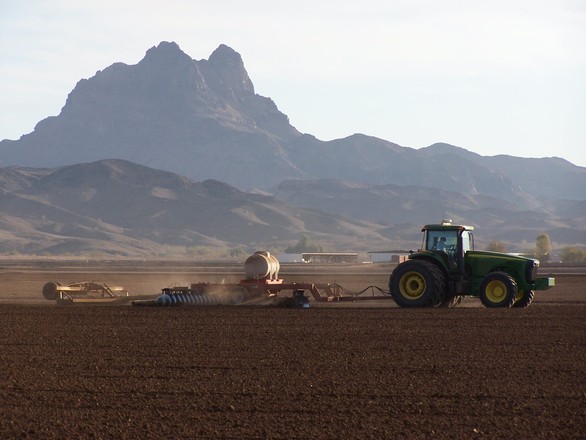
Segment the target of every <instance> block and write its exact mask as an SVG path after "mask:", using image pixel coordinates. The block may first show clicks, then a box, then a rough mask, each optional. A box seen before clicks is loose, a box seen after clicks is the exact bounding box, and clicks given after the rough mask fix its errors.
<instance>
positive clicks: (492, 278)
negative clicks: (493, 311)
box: [479, 272, 518, 308]
mask: <svg viewBox="0 0 586 440" xmlns="http://www.w3.org/2000/svg"><path fill="white" fill-rule="evenodd" d="M517 294H518V289H517V283H516V282H515V280H514V279H513V278H512V277H511V276H510V275H509V274H508V273H506V272H492V273H489V274H488V275H487V276H486V277H484V279H483V280H482V283H481V284H480V294H479V296H480V301H481V302H482V304H484V306H485V307H505V308H509V307H512V306H513V304H514V303H515V298H516V297H517Z"/></svg>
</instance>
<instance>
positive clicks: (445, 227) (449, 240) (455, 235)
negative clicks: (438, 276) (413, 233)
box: [421, 220, 474, 272]
mask: <svg viewBox="0 0 586 440" xmlns="http://www.w3.org/2000/svg"><path fill="white" fill-rule="evenodd" d="M473 230H474V227H472V226H463V225H454V224H452V222H451V220H444V221H443V222H442V223H441V224H432V225H425V226H424V227H423V229H422V232H423V244H422V246H421V250H422V251H427V252H431V253H433V254H435V255H437V256H439V258H440V259H441V260H442V261H443V262H444V264H445V266H446V267H448V268H449V271H450V272H461V271H462V270H463V261H464V257H465V255H466V252H467V251H471V250H474V236H473V235H472V231H473Z"/></svg>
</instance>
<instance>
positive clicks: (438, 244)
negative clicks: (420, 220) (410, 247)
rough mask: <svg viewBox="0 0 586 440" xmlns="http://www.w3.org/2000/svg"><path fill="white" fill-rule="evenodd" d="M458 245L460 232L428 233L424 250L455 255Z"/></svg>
mask: <svg viewBox="0 0 586 440" xmlns="http://www.w3.org/2000/svg"><path fill="white" fill-rule="evenodd" d="M457 244H458V231H430V230H428V231H427V234H425V242H424V243H423V248H424V249H425V250H427V251H444V252H447V253H449V254H450V253H451V254H453V253H454V251H455V250H456V248H457Z"/></svg>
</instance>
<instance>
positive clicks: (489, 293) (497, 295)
mask: <svg viewBox="0 0 586 440" xmlns="http://www.w3.org/2000/svg"><path fill="white" fill-rule="evenodd" d="M506 296H507V286H505V283H503V282H502V281H500V280H492V281H490V282H489V283H488V284H487V285H486V299H487V300H489V301H490V302H492V303H495V304H498V303H500V302H502V301H504V299H505V298H506Z"/></svg>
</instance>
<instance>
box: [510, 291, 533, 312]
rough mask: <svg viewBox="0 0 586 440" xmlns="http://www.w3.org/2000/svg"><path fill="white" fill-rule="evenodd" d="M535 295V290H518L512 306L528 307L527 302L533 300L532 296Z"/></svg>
mask: <svg viewBox="0 0 586 440" xmlns="http://www.w3.org/2000/svg"><path fill="white" fill-rule="evenodd" d="M534 297H535V292H534V291H533V290H525V291H524V292H522V291H521V292H519V293H518V294H517V298H516V301H515V304H513V307H515V308H520V309H524V308H525V307H529V304H531V303H532V302H533V298H534Z"/></svg>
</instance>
